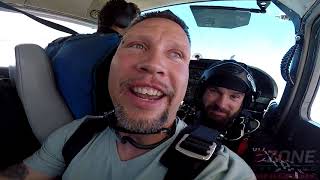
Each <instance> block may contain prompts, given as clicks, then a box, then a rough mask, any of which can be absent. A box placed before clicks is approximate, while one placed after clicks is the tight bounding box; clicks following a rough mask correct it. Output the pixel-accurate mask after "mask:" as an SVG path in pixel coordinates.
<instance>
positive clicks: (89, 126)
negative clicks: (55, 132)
mask: <svg viewBox="0 0 320 180" xmlns="http://www.w3.org/2000/svg"><path fill="white" fill-rule="evenodd" d="M107 127H108V119H106V118H104V117H103V116H91V117H90V116H89V117H87V119H86V120H84V121H83V122H82V123H81V125H80V126H79V127H78V129H77V130H76V131H75V132H74V133H73V134H72V136H71V137H70V138H69V139H68V140H67V142H66V143H65V144H64V146H63V149H62V156H63V158H64V161H65V165H66V167H68V165H69V164H70V162H71V161H72V159H73V158H74V157H75V156H76V155H77V154H78V153H79V152H80V151H81V149H82V148H83V147H84V146H85V145H87V144H88V143H89V141H90V140H91V139H92V138H93V137H94V135H95V134H97V133H99V132H101V131H103V130H104V129H105V128H107Z"/></svg>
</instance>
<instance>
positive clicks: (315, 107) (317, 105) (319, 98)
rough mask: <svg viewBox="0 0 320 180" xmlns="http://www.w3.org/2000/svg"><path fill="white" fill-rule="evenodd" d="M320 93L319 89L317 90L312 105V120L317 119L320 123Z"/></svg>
mask: <svg viewBox="0 0 320 180" xmlns="http://www.w3.org/2000/svg"><path fill="white" fill-rule="evenodd" d="M319 109H320V93H319V90H318V92H317V95H316V98H315V99H314V101H313V103H312V106H311V114H310V117H311V120H313V121H315V122H316V123H318V124H319V125H320V111H319Z"/></svg>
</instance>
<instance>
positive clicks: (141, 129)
mask: <svg viewBox="0 0 320 180" xmlns="http://www.w3.org/2000/svg"><path fill="white" fill-rule="evenodd" d="M115 116H116V118H117V125H118V126H120V127H122V128H124V129H126V130H130V131H132V132H137V133H154V132H158V131H159V130H161V129H162V128H163V127H164V125H165V124H166V123H167V122H168V116H169V112H168V109H166V110H164V111H163V112H162V113H161V115H160V117H159V118H155V119H134V117H133V118H129V117H128V113H127V112H126V111H125V108H124V107H123V106H121V105H115Z"/></svg>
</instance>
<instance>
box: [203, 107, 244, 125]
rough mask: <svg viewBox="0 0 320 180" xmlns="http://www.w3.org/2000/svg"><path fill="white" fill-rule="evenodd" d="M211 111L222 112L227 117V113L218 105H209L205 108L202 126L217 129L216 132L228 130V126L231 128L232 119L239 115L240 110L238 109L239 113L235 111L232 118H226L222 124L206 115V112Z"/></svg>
mask: <svg viewBox="0 0 320 180" xmlns="http://www.w3.org/2000/svg"><path fill="white" fill-rule="evenodd" d="M209 109H210V110H213V111H220V112H224V113H226V114H227V115H229V112H228V111H226V110H224V109H221V108H220V107H219V106H218V105H216V104H212V105H209V106H207V107H206V108H205V113H204V117H203V118H204V121H203V122H204V125H206V126H208V127H211V128H214V129H217V130H225V129H226V128H228V127H229V126H231V124H232V123H233V121H234V119H235V118H236V117H237V116H238V115H239V113H240V111H241V108H240V109H239V111H237V112H236V113H234V114H233V115H232V116H230V117H226V119H224V120H223V122H221V120H220V121H218V120H215V119H212V118H211V117H209V115H208V110H209Z"/></svg>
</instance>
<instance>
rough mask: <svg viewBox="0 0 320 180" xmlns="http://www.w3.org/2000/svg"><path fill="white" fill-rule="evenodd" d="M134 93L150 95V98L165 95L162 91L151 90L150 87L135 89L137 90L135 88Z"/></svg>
mask: <svg viewBox="0 0 320 180" xmlns="http://www.w3.org/2000/svg"><path fill="white" fill-rule="evenodd" d="M133 91H134V92H135V93H139V94H144V95H149V96H162V95H163V93H162V92H161V91H158V90H156V89H153V88H150V87H135V88H133Z"/></svg>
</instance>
